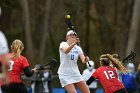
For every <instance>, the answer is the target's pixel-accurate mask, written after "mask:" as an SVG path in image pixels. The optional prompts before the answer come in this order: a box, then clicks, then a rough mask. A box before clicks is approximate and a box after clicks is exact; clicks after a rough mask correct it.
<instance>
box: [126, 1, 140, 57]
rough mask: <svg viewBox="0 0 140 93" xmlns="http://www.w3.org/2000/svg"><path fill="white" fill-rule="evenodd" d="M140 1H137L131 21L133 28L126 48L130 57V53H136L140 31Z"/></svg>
mask: <svg viewBox="0 0 140 93" xmlns="http://www.w3.org/2000/svg"><path fill="white" fill-rule="evenodd" d="M139 9H140V0H135V3H134V9H133V15H132V21H131V28H130V32H129V37H128V43H127V48H126V55H128V53H129V51H134V48H135V44H136V39H137V34H138V30H139V23H140V12H139Z"/></svg>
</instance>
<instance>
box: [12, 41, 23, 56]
mask: <svg viewBox="0 0 140 93" xmlns="http://www.w3.org/2000/svg"><path fill="white" fill-rule="evenodd" d="M23 48H24V46H23V43H22V41H20V40H19V39H16V40H14V41H13V42H12V45H11V49H12V53H13V57H20V54H21V52H22V49H23Z"/></svg>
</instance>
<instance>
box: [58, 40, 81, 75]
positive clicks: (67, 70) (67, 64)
mask: <svg viewBox="0 0 140 93" xmlns="http://www.w3.org/2000/svg"><path fill="white" fill-rule="evenodd" d="M63 47H69V45H68V43H67V42H61V43H60V46H59V54H60V66H59V69H58V74H61V75H70V76H78V75H81V74H80V71H79V68H78V66H77V60H78V57H79V55H81V54H83V51H82V49H81V47H79V46H78V45H75V46H74V47H73V48H72V49H71V50H70V52H69V53H67V54H66V53H64V52H63V51H62V50H61V49H62V48H63Z"/></svg>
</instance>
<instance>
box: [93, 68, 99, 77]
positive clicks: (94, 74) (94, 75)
mask: <svg viewBox="0 0 140 93" xmlns="http://www.w3.org/2000/svg"><path fill="white" fill-rule="evenodd" d="M98 70H99V69H96V70H95V71H94V73H93V74H92V76H93V77H94V78H95V79H97V78H98V75H99V74H98V72H99V71H98Z"/></svg>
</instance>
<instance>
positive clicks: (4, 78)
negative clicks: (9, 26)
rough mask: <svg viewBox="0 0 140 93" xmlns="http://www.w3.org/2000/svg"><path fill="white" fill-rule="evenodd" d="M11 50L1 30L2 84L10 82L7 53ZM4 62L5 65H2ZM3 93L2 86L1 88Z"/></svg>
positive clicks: (0, 76)
mask: <svg viewBox="0 0 140 93" xmlns="http://www.w3.org/2000/svg"><path fill="white" fill-rule="evenodd" d="M1 12H2V11H1V7H0V16H1ZM8 52H9V48H8V44H7V39H6V37H5V35H4V33H3V32H2V31H0V70H1V71H0V86H1V85H2V83H4V81H5V82H8V78H7V69H6V64H7V63H8V60H9V58H8V57H7V56H6V54H7V53H8ZM2 64H3V65H2ZM0 93H1V88H0Z"/></svg>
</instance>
